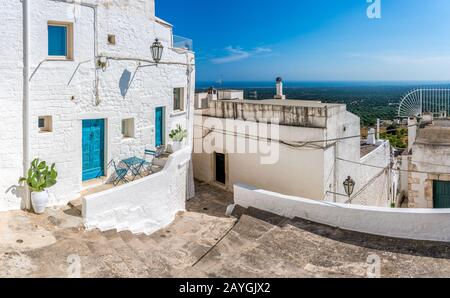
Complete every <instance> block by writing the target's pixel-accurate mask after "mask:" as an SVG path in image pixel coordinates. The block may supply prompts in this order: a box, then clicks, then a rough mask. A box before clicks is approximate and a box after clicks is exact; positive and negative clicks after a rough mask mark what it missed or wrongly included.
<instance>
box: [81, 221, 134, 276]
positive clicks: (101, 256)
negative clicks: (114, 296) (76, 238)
mask: <svg viewBox="0 0 450 298" xmlns="http://www.w3.org/2000/svg"><path fill="white" fill-rule="evenodd" d="M87 233H89V235H88V236H87V237H89V238H90V239H89V241H88V242H86V244H87V246H88V247H89V250H90V251H91V253H92V254H93V255H95V256H97V258H98V260H99V262H100V263H101V264H104V265H105V266H106V267H107V268H108V269H107V271H108V272H109V275H110V276H109V277H136V272H133V271H132V270H131V269H130V267H129V266H128V265H127V264H126V263H125V261H124V259H123V257H122V256H121V255H120V252H119V251H117V250H116V249H115V248H114V247H113V246H112V243H111V242H110V240H109V239H107V238H106V237H105V236H104V234H103V233H102V232H100V231H98V230H92V231H88V232H87Z"/></svg>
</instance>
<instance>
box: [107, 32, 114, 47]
mask: <svg viewBox="0 0 450 298" xmlns="http://www.w3.org/2000/svg"><path fill="white" fill-rule="evenodd" d="M108 43H109V44H110V45H115V44H116V36H115V35H113V34H108Z"/></svg>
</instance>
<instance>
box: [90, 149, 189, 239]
mask: <svg viewBox="0 0 450 298" xmlns="http://www.w3.org/2000/svg"><path fill="white" fill-rule="evenodd" d="M190 157H191V148H189V147H188V148H185V149H183V150H181V151H178V152H176V153H174V154H173V155H171V156H170V158H169V160H168V161H167V163H166V165H165V167H164V169H163V170H162V171H161V172H159V173H157V174H154V175H151V176H148V177H145V178H143V179H140V180H137V181H134V182H131V183H128V184H125V185H121V186H119V187H115V188H113V189H110V190H107V191H104V192H100V193H97V194H93V195H90V196H86V197H84V199H83V218H84V221H85V226H86V228H88V229H93V228H98V229H100V230H102V231H104V230H111V229H117V230H118V231H122V230H129V231H131V232H133V233H146V234H151V233H153V232H155V231H157V230H159V229H161V228H163V227H165V226H167V225H168V224H170V223H171V222H172V221H173V219H174V218H175V214H176V213H177V212H179V211H184V210H185V209H186V205H185V204H186V189H187V184H186V183H187V181H188V180H187V173H188V172H187V171H188V168H189V161H190Z"/></svg>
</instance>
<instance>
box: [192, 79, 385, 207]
mask: <svg viewBox="0 0 450 298" xmlns="http://www.w3.org/2000/svg"><path fill="white" fill-rule="evenodd" d="M231 94H233V96H231V97H229V96H228V95H231ZM238 94H241V96H243V94H242V92H241V93H239V92H236V91H229V92H226V91H222V92H218V91H215V90H214V89H210V90H209V94H207V93H202V94H198V96H197V107H198V109H197V110H196V114H195V117H194V118H195V120H194V155H193V163H194V175H195V178H196V179H198V180H200V181H204V182H206V183H211V184H214V185H217V186H220V187H223V188H225V189H227V190H229V191H233V186H234V185H236V184H246V185H251V186H253V187H257V188H261V189H264V190H268V191H273V192H277V193H281V194H283V195H291V196H297V197H303V198H311V199H314V200H326V201H334V202H346V203H353V204H362V205H370V206H389V205H390V203H391V200H392V197H393V196H392V192H393V191H392V188H393V187H392V177H391V171H390V161H391V159H390V156H391V155H390V153H391V146H390V144H389V142H388V141H383V140H377V139H376V136H375V133H374V132H375V131H374V130H373V131H372V134H371V135H370V137H369V139H368V140H367V141H363V140H361V138H360V137H359V136H360V133H361V132H360V119H359V117H357V116H355V115H354V114H352V113H350V112H348V111H347V109H346V106H345V105H344V104H330V103H323V102H321V101H305V100H289V99H285V95H284V94H283V87H282V80H281V78H278V79H277V95H276V96H275V99H267V100H244V99H243V97H241V98H238V99H236V98H235V97H236V95H238ZM227 96H228V97H227ZM205 98H206V99H207V100H205ZM349 176H351V178H352V179H353V180H354V181H355V188H354V192H353V194H352V196H351V197H348V196H347V193H346V192H345V190H344V186H343V182H344V181H345V180H346V179H347V178H348V177H349Z"/></svg>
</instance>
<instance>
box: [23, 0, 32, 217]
mask: <svg viewBox="0 0 450 298" xmlns="http://www.w3.org/2000/svg"><path fill="white" fill-rule="evenodd" d="M22 13H23V116H22V118H23V138H22V139H23V176H24V177H26V176H27V172H28V166H29V164H30V82H29V77H30V0H22ZM29 197H30V192H29V189H28V187H25V193H24V197H23V201H22V208H23V209H28V210H29V209H31V202H30V199H29Z"/></svg>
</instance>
